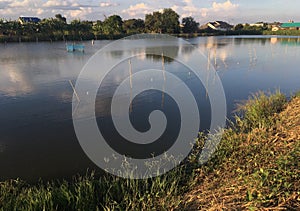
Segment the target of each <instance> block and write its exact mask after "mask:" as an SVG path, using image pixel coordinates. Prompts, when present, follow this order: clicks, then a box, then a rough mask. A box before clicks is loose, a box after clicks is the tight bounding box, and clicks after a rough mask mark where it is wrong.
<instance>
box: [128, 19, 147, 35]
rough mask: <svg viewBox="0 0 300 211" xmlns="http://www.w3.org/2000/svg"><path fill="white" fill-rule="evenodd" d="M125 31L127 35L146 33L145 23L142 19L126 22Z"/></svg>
mask: <svg viewBox="0 0 300 211" xmlns="http://www.w3.org/2000/svg"><path fill="white" fill-rule="evenodd" d="M123 29H124V31H125V32H126V33H127V34H134V33H142V32H144V31H145V22H144V20H142V19H129V20H125V21H124V22H123Z"/></svg>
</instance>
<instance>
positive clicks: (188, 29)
mask: <svg viewBox="0 0 300 211" xmlns="http://www.w3.org/2000/svg"><path fill="white" fill-rule="evenodd" d="M182 25H183V28H182V31H183V33H195V32H197V31H198V27H199V23H197V22H196V21H195V20H194V18H193V17H191V16H190V17H185V18H183V19H182Z"/></svg>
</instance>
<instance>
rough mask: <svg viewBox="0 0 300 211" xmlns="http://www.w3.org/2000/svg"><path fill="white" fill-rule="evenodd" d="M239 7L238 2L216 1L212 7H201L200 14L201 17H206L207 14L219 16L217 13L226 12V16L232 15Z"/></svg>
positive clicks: (228, 0)
mask: <svg viewBox="0 0 300 211" xmlns="http://www.w3.org/2000/svg"><path fill="white" fill-rule="evenodd" d="M238 7H239V5H238V4H233V3H231V1H230V0H227V1H225V2H223V3H217V2H213V3H212V7H210V8H201V10H200V11H201V15H202V17H207V16H214V15H217V16H220V14H218V13H220V12H221V13H223V14H224V12H225V13H226V15H227V16H231V15H233V12H235V10H236V9H237V8H238Z"/></svg>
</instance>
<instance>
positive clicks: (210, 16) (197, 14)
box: [0, 0, 300, 24]
mask: <svg viewBox="0 0 300 211" xmlns="http://www.w3.org/2000/svg"><path fill="white" fill-rule="evenodd" d="M163 8H172V9H173V10H175V11H176V12H177V13H178V14H179V15H180V16H181V18H182V17H186V16H193V17H194V18H195V19H196V20H197V21H198V22H200V24H203V23H205V22H207V21H213V20H225V21H228V22H230V23H235V24H236V23H240V22H248V23H252V22H257V21H269V22H271V21H280V22H286V21H288V20H290V19H293V20H295V21H299V22H300V13H299V8H300V1H297V0H143V1H136V0H66V1H62V0H0V18H4V19H8V20H9V19H17V18H18V17H19V16H38V17H40V18H48V17H53V16H54V15H55V14H57V13H60V14H62V15H63V16H65V17H67V20H68V21H70V20H72V19H77V18H79V19H81V20H86V19H88V20H103V19H104V17H105V16H109V15H112V14H118V15H120V16H121V17H122V18H123V19H129V18H144V17H145V14H147V13H151V12H153V11H159V10H161V9H163Z"/></svg>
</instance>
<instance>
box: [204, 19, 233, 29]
mask: <svg viewBox="0 0 300 211" xmlns="http://www.w3.org/2000/svg"><path fill="white" fill-rule="evenodd" d="M232 28H233V26H232V25H230V24H229V23H226V22H224V21H215V22H208V23H207V24H205V25H202V26H201V27H200V29H212V30H217V31H228V30H231V29H232Z"/></svg>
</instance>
